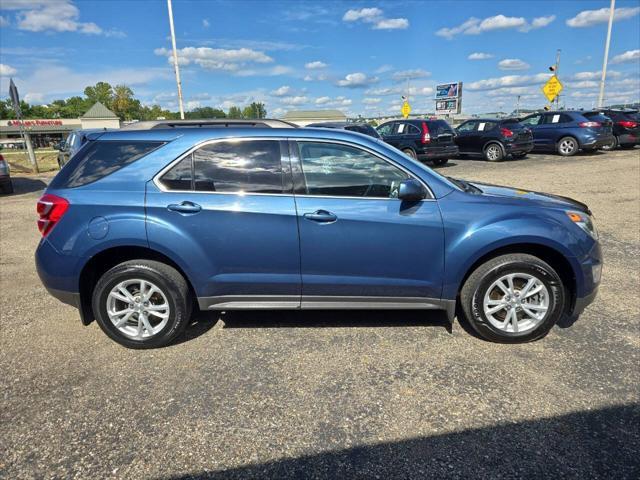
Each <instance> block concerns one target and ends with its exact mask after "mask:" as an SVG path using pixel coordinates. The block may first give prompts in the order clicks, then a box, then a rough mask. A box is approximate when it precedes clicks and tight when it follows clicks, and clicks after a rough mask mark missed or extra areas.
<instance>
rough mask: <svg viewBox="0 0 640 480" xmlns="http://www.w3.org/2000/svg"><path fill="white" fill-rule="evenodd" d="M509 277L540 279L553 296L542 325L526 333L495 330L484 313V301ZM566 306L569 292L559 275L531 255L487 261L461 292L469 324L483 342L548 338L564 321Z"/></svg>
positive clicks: (520, 341) (529, 340)
mask: <svg viewBox="0 0 640 480" xmlns="http://www.w3.org/2000/svg"><path fill="white" fill-rule="evenodd" d="M509 273H524V274H528V275H532V276H534V277H536V279H538V280H539V281H540V282H541V283H542V284H543V285H544V286H545V287H546V288H547V291H548V294H549V295H548V297H549V298H548V310H547V312H546V314H545V316H544V317H543V318H542V321H541V322H540V323H539V324H537V325H536V326H535V327H533V328H532V329H531V330H528V331H525V332H522V333H513V332H506V331H503V330H500V329H499V328H497V327H495V326H494V325H493V324H492V323H491V322H490V321H489V319H488V318H487V316H486V314H485V312H484V309H483V300H484V297H485V295H486V293H487V291H488V290H489V288H490V287H491V286H492V284H493V283H494V282H495V281H496V280H498V279H499V278H500V277H502V276H503V275H507V274H509ZM564 304H565V289H564V285H563V284H562V280H561V279H560V277H559V276H558V274H557V273H556V271H555V270H554V269H553V268H552V267H551V266H549V265H548V264H547V263H546V262H544V261H542V260H541V259H539V258H538V257H535V256H533V255H527V254H519V253H518V254H508V255H501V256H499V257H496V258H493V259H491V260H489V261H487V262H486V263H484V264H482V265H480V266H479V267H478V268H476V270H474V271H473V273H472V274H471V275H470V276H469V278H468V279H467V281H466V282H465V284H464V286H463V287H462V290H461V291H460V307H461V310H462V313H463V315H464V317H465V319H466V320H467V322H468V323H469V324H470V325H471V327H473V329H474V330H475V331H476V332H477V333H478V335H480V336H481V337H482V338H484V339H486V340H489V341H492V342H497V343H525V342H531V341H534V340H537V339H539V338H542V337H544V336H545V335H546V334H547V333H548V332H549V330H550V329H551V327H553V325H555V324H556V322H557V321H558V320H559V319H560V318H561V317H562V315H563V312H564ZM516 323H517V322H516Z"/></svg>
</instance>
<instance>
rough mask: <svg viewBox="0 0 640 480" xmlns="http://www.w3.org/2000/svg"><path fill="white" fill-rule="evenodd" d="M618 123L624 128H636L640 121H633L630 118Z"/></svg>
mask: <svg viewBox="0 0 640 480" xmlns="http://www.w3.org/2000/svg"><path fill="white" fill-rule="evenodd" d="M618 125H620V126H621V127H624V128H636V127H637V126H638V122H632V121H630V120H622V121H620V122H618Z"/></svg>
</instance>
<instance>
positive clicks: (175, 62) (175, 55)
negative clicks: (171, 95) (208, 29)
mask: <svg viewBox="0 0 640 480" xmlns="http://www.w3.org/2000/svg"><path fill="white" fill-rule="evenodd" d="M167 7H168V8H169V27H170V28H171V45H172V46H173V68H174V70H175V72H176V83H177V84H178V107H179V108H180V118H181V119H182V120H184V107H183V106H182V82H180V67H178V51H177V49H176V32H175V30H174V29H173V9H172V8H171V0H167Z"/></svg>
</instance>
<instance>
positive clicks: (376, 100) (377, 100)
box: [362, 98, 382, 105]
mask: <svg viewBox="0 0 640 480" xmlns="http://www.w3.org/2000/svg"><path fill="white" fill-rule="evenodd" d="M381 101H382V99H381V98H363V99H362V103H364V104H365V105H375V104H377V103H380V102H381Z"/></svg>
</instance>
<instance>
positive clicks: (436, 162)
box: [432, 158, 449, 167]
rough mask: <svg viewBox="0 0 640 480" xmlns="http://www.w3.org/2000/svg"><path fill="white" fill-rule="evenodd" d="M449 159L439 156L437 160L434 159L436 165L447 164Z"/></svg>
mask: <svg viewBox="0 0 640 480" xmlns="http://www.w3.org/2000/svg"><path fill="white" fill-rule="evenodd" d="M448 161H449V159H448V158H437V159H435V160H432V162H433V166H434V167H441V166H442V165H446V164H447V162H448Z"/></svg>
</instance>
